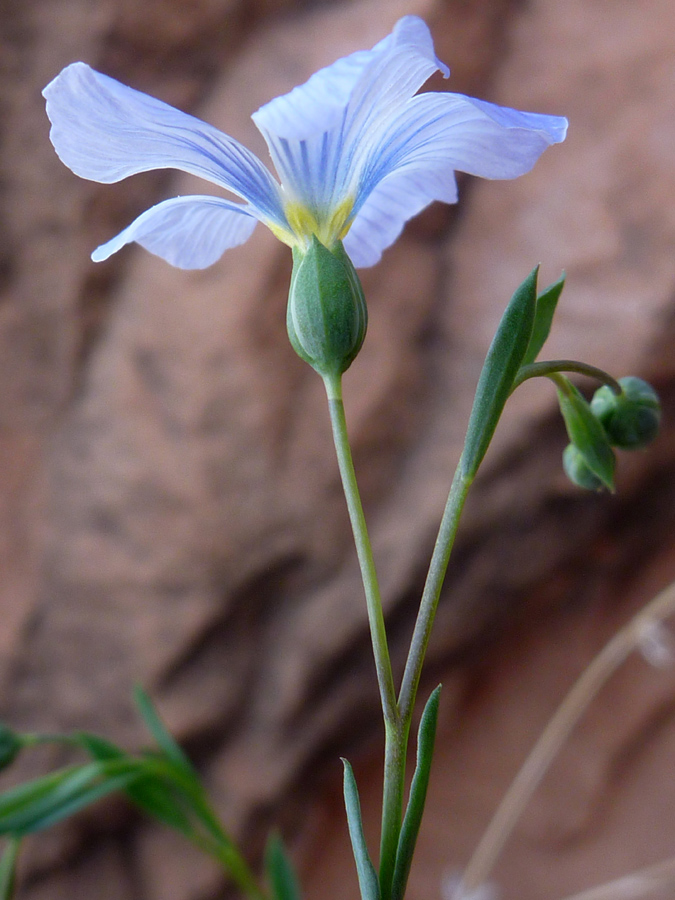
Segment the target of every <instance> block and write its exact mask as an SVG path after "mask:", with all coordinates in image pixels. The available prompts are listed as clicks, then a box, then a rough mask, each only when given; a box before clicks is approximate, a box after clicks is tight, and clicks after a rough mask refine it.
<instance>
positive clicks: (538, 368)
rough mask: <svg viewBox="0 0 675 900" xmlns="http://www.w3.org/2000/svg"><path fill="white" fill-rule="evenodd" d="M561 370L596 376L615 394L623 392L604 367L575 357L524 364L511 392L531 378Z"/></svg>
mask: <svg viewBox="0 0 675 900" xmlns="http://www.w3.org/2000/svg"><path fill="white" fill-rule="evenodd" d="M559 372H576V374H577V375H587V376H588V377H589V378H595V379H596V380H597V381H600V382H601V383H602V384H608V385H609V386H610V387H611V389H612V390H613V391H614V393H615V394H621V393H622V388H621V385H620V384H619V382H618V381H617V380H616V379H615V378H612V376H611V375H609V374H608V373H607V372H605V371H604V370H603V369H598V368H597V367H596V366H590V365H588V363H582V362H577V360H574V359H550V360H544V361H543V362H535V363H530V364H529V365H527V366H523V367H522V368H521V370H520V371H519V372H518V375H517V376H516V378H515V379H514V382H513V386H512V388H511V393H513V392H514V391H515V389H516V388H517V387H519V386H520V385H521V384H522V383H523V382H524V381H527V380H528V379H529V378H539V377H541V376H542V375H547V376H549V377H550V376H553V375H556V374H558V373H559Z"/></svg>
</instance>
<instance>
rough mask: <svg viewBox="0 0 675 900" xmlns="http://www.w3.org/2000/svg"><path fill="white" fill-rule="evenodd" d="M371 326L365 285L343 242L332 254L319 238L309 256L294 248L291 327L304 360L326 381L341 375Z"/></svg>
mask: <svg viewBox="0 0 675 900" xmlns="http://www.w3.org/2000/svg"><path fill="white" fill-rule="evenodd" d="M367 324H368V314H367V310H366V301H365V298H364V296H363V289H362V288H361V282H360V281H359V277H358V275H357V274H356V270H355V269H354V265H353V263H352V261H351V260H350V259H349V257H348V256H347V254H346V252H345V250H344V248H343V247H342V244H341V243H338V244H337V245H336V246H335V247H334V248H333V249H332V250H329V249H328V248H327V247H325V246H324V245H323V244H322V243H321V242H320V241H319V240H318V238H316V237H314V236H313V237H312V243H311V245H310V247H309V249H308V250H307V251H306V252H303V251H302V250H300V249H298V248H294V250H293V274H292V276H291V287H290V291H289V296H288V313H287V317H286V325H287V328H288V336H289V338H290V341H291V344H292V345H293V349H294V350H295V352H296V353H297V354H298V356H300V357H301V358H302V359H304V360H305V362H308V363H309V364H310V366H312V367H313V368H314V369H316V371H317V372H318V373H319V374H320V375H322V376H324V377H326V376H336V375H341V374H342V373H343V372H344V371H346V369H348V368H349V366H350V365H351V364H352V362H353V361H354V358H355V357H356V354H357V353H358V352H359V350H360V349H361V345H362V344H363V340H364V338H365V336H366V327H367Z"/></svg>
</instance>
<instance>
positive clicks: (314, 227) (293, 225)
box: [269, 197, 354, 249]
mask: <svg viewBox="0 0 675 900" xmlns="http://www.w3.org/2000/svg"><path fill="white" fill-rule="evenodd" d="M353 208H354V200H353V199H352V198H351V197H347V198H346V199H345V200H343V201H342V202H341V203H339V204H338V205H337V206H336V207H334V208H333V209H331V210H330V211H329V214H328V215H327V216H317V214H316V213H315V212H313V211H312V210H310V209H308V208H307V207H306V206H304V205H303V204H302V203H298V201H297V200H289V201H288V202H287V203H286V204H285V205H284V212H285V214H286V221H287V222H288V224H289V226H290V231H289V229H287V228H282V227H281V226H279V225H275V224H270V225H269V228H270V231H271V232H272V234H274V236H275V237H277V238H279V240H280V241H283V242H284V244H288V246H289V247H302V248H303V249H307V248H308V247H309V245H310V242H311V238H312V235H316V237H317V238H318V239H319V240H320V241H321V243H322V244H323V245H324V246H325V247H328V248H329V249H330V248H331V247H334V246H335V244H336V243H337V242H338V241H341V240H342V238H343V237H344V236H345V235H346V234H347V232H348V231H349V228H350V226H351V224H352V219H351V213H352V209H353Z"/></svg>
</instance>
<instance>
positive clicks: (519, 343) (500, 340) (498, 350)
mask: <svg viewBox="0 0 675 900" xmlns="http://www.w3.org/2000/svg"><path fill="white" fill-rule="evenodd" d="M538 271H539V266H537V267H536V268H535V269H533V270H532V272H530V274H529V275H528V276H527V278H526V279H525V281H523V283H522V284H521V285H520V287H518V289H517V290H516V292H515V293H514V295H513V297H512V298H511V301H510V303H509V305H508V306H507V307H506V310H505V312H504V315H503V316H502V319H501V322H500V323H499V327H498V328H497V332H496V334H495V336H494V339H493V341H492V344H491V345H490V349H489V350H488V353H487V356H486V358H485V363H484V364H483V370H482V372H481V374H480V378H479V380H478V387H477V388H476V396H475V398H474V401H473V408H472V410H471V416H470V418H469V426H468V429H467V434H466V440H465V442H464V450H463V453H462V467H463V472H464V475H465V476H466V477H468V478H473V476H474V475H475V474H476V472H477V471H478V467H479V466H480V464H481V462H482V461H483V457H484V456H485V453H486V451H487V448H488V446H489V444H490V441H491V440H492V436H493V434H494V431H495V428H496V427H497V422H498V421H499V417H500V416H501V414H502V410H503V409H504V404H505V403H506V401H507V399H508V397H509V394H510V392H511V388H512V386H513V382H514V379H515V377H516V375H517V374H518V370H519V369H520V366H521V364H522V362H523V358H524V356H525V353H526V351H527V348H528V345H529V343H530V338H531V336H532V326H533V323H534V316H535V309H536V304H537V273H538Z"/></svg>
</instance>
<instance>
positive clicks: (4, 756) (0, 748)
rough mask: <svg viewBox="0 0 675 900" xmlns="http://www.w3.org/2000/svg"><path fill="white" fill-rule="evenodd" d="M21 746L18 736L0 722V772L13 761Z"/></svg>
mask: <svg viewBox="0 0 675 900" xmlns="http://www.w3.org/2000/svg"><path fill="white" fill-rule="evenodd" d="M22 747H23V741H22V740H21V738H20V736H19V735H18V734H16V732H14V731H12V730H11V728H8V727H7V726H6V725H5V724H4V722H0V772H1V771H2V770H3V769H4V768H6V767H7V766H9V765H10V764H11V763H13V762H14V760H15V759H16V757H17V755H18V754H19V752H20V751H21V748H22Z"/></svg>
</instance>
